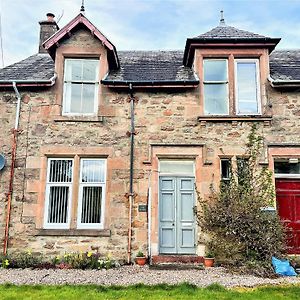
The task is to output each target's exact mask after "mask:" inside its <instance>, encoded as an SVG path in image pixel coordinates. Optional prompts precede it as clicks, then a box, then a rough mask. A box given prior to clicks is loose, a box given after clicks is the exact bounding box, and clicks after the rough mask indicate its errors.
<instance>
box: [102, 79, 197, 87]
mask: <svg viewBox="0 0 300 300" xmlns="http://www.w3.org/2000/svg"><path fill="white" fill-rule="evenodd" d="M101 83H102V84H104V85H111V86H115V87H118V86H125V85H129V84H132V85H135V86H162V87H163V86H182V87H184V86H196V85H198V84H199V80H196V79H195V80H143V81H136V80H109V79H103V80H101Z"/></svg>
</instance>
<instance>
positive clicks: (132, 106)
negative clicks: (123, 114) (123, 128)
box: [129, 83, 135, 196]
mask: <svg viewBox="0 0 300 300" xmlns="http://www.w3.org/2000/svg"><path fill="white" fill-rule="evenodd" d="M129 91H130V121H131V126H130V133H131V135H130V188H129V192H130V194H131V195H132V196H133V159H134V135H135V128H134V96H133V90H132V84H131V83H130V84H129Z"/></svg>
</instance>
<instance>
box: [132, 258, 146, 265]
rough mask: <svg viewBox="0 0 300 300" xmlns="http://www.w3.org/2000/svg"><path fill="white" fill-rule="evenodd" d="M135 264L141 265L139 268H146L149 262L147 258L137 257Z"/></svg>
mask: <svg viewBox="0 0 300 300" xmlns="http://www.w3.org/2000/svg"><path fill="white" fill-rule="evenodd" d="M135 262H136V263H137V264H138V265H139V266H144V265H145V264H146V262H147V258H146V257H136V258H135Z"/></svg>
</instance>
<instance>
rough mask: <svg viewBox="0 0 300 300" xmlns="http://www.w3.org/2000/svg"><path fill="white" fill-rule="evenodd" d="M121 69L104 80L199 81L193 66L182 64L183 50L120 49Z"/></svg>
mask: <svg viewBox="0 0 300 300" xmlns="http://www.w3.org/2000/svg"><path fill="white" fill-rule="evenodd" d="M118 55H119V59H120V66H121V67H120V69H119V70H116V71H111V72H110V73H109V75H108V76H107V77H106V78H105V80H103V81H102V82H103V83H104V84H111V83H113V82H115V83H118V82H126V81H133V82H140V83H151V82H156V83H158V82H160V83H174V84H175V83H182V82H187V83H198V79H196V77H195V75H194V72H193V70H192V69H191V68H189V67H185V66H183V64H182V57H183V52H182V51H119V52H118Z"/></svg>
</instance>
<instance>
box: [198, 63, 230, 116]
mask: <svg viewBox="0 0 300 300" xmlns="http://www.w3.org/2000/svg"><path fill="white" fill-rule="evenodd" d="M207 60H209V61H220V60H223V61H224V60H225V61H226V74H227V80H226V81H209V80H204V77H205V70H204V69H205V68H204V64H205V61H207ZM228 64H229V61H228V58H203V113H204V115H207V116H228V115H229V106H230V103H229V102H230V99H229V72H228V70H229V67H228ZM208 84H226V88H227V93H226V95H227V112H226V113H224V114H214V113H206V112H205V88H204V87H205V85H208Z"/></svg>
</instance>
